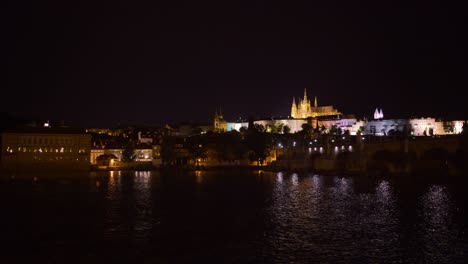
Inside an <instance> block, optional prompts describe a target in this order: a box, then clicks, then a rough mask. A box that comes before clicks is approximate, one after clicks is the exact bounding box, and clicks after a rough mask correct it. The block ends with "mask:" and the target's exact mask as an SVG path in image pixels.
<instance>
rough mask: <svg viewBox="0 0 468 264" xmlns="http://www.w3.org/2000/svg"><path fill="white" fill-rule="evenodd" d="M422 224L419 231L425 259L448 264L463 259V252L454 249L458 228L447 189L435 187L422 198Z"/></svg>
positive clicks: (431, 187)
mask: <svg viewBox="0 0 468 264" xmlns="http://www.w3.org/2000/svg"><path fill="white" fill-rule="evenodd" d="M421 203H422V207H421V208H422V212H421V214H422V215H421V217H422V220H423V221H422V223H421V227H420V229H419V232H420V233H421V234H420V238H421V242H422V245H423V251H422V253H423V256H422V257H423V258H424V259H426V260H430V261H434V262H436V261H438V262H447V261H455V260H456V259H457V258H461V257H462V256H461V255H460V254H461V253H462V252H459V251H458V252H457V247H453V245H454V244H455V242H456V238H457V235H459V234H458V233H457V230H458V227H456V224H455V223H454V222H453V220H454V218H453V215H452V214H453V212H452V210H453V208H454V207H455V205H454V204H453V202H452V199H451V197H450V193H449V192H448V190H447V188H446V187H444V186H440V185H433V186H430V188H429V189H428V190H427V192H426V193H425V194H424V195H423V196H422V198H421Z"/></svg>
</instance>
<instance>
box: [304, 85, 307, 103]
mask: <svg viewBox="0 0 468 264" xmlns="http://www.w3.org/2000/svg"><path fill="white" fill-rule="evenodd" d="M304 102H307V88H305V87H304Z"/></svg>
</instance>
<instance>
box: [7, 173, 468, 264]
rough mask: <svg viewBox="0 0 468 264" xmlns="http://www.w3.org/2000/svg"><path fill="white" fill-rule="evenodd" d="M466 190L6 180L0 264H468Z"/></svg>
mask: <svg viewBox="0 0 468 264" xmlns="http://www.w3.org/2000/svg"><path fill="white" fill-rule="evenodd" d="M12 176H13V177H12ZM465 184H466V183H465ZM465 184H464V183H461V182H460V181H452V180H444V181H441V180H439V181H426V180H421V179H418V180H416V179H395V178H393V179H375V178H373V179H369V178H365V177H357V176H355V177H343V176H329V175H328V176H322V175H316V174H313V173H289V172H288V173H286V172H284V173H282V172H279V173H277V172H262V171H255V172H238V171H226V172H212V171H208V172H207V171H194V172H155V171H136V172H135V171H121V172H119V171H115V172H91V173H84V174H79V173H78V174H67V173H63V174H60V175H49V174H44V173H42V174H40V173H36V174H25V175H19V174H18V175H11V174H9V175H3V176H2V178H1V182H0V195H1V197H0V205H1V207H0V209H1V212H2V214H1V220H0V224H1V230H2V233H1V235H0V242H1V245H2V246H1V249H2V250H1V251H2V252H3V253H2V254H0V263H19V262H27V263H34V262H36V263H37V262H40V263H43V262H45V263H103V262H106V263H174V262H177V263H179V262H190V263H191V262H201V261H203V262H206V261H209V262H218V263H219V262H222V263H271V262H279V263H285V262H288V263H290V262H293V263H350V262H352V263H462V262H465V263H466V260H467V259H468V192H466V190H467V187H466V185H465Z"/></svg>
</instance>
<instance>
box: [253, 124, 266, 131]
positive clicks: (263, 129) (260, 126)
mask: <svg viewBox="0 0 468 264" xmlns="http://www.w3.org/2000/svg"><path fill="white" fill-rule="evenodd" d="M254 128H255V130H257V131H258V132H265V127H264V126H263V125H262V124H254Z"/></svg>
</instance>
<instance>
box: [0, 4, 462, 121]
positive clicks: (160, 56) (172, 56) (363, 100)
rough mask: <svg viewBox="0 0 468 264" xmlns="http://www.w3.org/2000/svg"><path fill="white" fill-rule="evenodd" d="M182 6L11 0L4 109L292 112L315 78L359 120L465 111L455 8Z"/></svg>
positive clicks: (57, 116) (456, 115)
mask: <svg viewBox="0 0 468 264" xmlns="http://www.w3.org/2000/svg"><path fill="white" fill-rule="evenodd" d="M174 5H176V6H171V3H164V4H162V3H152V4H149V5H146V6H143V5H137V4H124V3H112V5H111V4H108V3H103V2H100V3H93V5H87V4H86V3H80V4H79V5H73V6H72V4H71V3H62V2H58V3H54V2H50V1H49V2H45V3H35V2H31V3H16V2H10V3H9V5H8V7H7V9H6V11H7V12H6V15H5V16H4V17H5V19H6V21H8V22H9V23H8V25H9V26H8V28H7V30H6V38H5V39H7V40H9V41H8V42H7V43H6V49H5V50H6V51H8V52H7V56H6V57H7V60H6V61H7V62H6V63H7V65H6V66H7V69H8V72H7V87H6V89H5V90H4V95H3V96H2V97H4V98H8V100H4V101H5V102H4V103H2V104H1V106H0V112H8V113H12V114H15V115H23V116H34V117H36V116H37V118H41V119H50V120H65V121H67V122H71V123H76V124H82V125H102V126H111V125H115V124H117V123H121V124H123V123H129V124H155V125H162V124H165V123H174V122H175V123H177V122H183V121H187V122H206V121H208V120H211V118H212V117H213V114H214V112H215V111H216V109H219V108H221V110H222V112H223V114H224V115H225V117H226V119H229V120H235V119H237V118H238V117H243V118H248V117H249V116H251V115H253V116H259V117H265V116H288V115H289V113H290V105H291V102H292V98H293V97H296V98H297V97H300V96H302V94H303V90H304V88H307V93H308V95H309V96H310V97H311V98H312V97H313V96H317V97H318V103H319V105H333V106H334V107H335V108H337V109H338V110H339V111H341V112H342V113H345V114H355V115H356V117H357V118H362V117H367V118H372V115H373V112H374V110H375V108H379V109H383V111H384V113H385V117H388V118H391V117H401V118H406V117H410V116H417V117H428V116H433V117H436V118H445V119H467V118H468V110H467V108H466V107H464V104H465V102H466V99H465V98H463V96H460V93H462V89H463V88H464V87H466V86H467V84H468V78H467V75H466V73H467V72H468V71H467V70H468V67H467V64H466V61H467V60H466V51H465V47H466V46H467V45H466V34H464V32H465V31H466V27H465V26H464V24H463V8H461V6H460V7H457V6H454V5H452V6H444V5H443V4H437V3H435V2H424V5H423V4H414V5H413V6H411V4H408V3H406V4H405V5H404V6H403V5H402V6H399V5H398V4H395V3H392V4H390V3H389V4H385V3H370V4H366V5H365V7H361V6H357V5H350V6H343V5H341V6H337V5H335V4H333V3H328V4H327V3H320V4H312V3H293V4H289V5H287V6H286V5H284V4H277V3H262V2H255V3H251V4H250V5H248V6H242V5H241V4H239V3H233V4H232V5H229V4H228V3H210V4H206V5H203V4H201V3H182V4H180V3H176V4H174ZM5 91H7V93H6V92H5ZM7 95H8V96H7Z"/></svg>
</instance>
